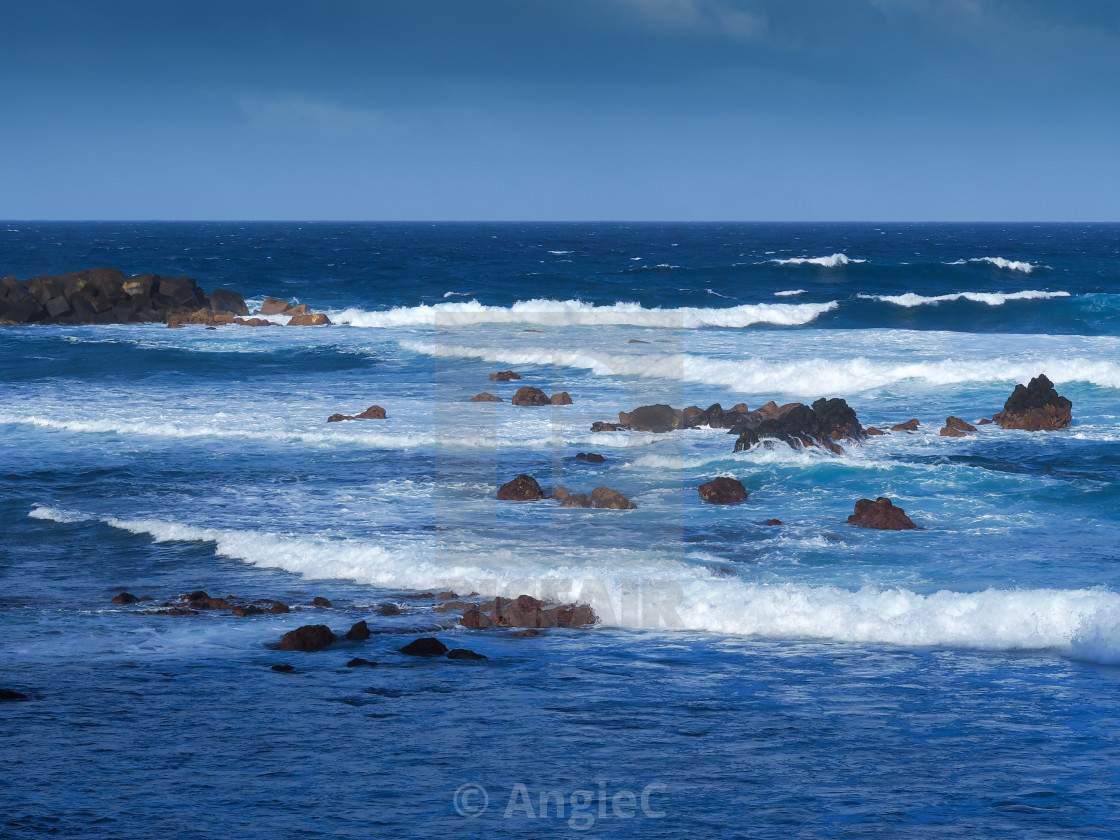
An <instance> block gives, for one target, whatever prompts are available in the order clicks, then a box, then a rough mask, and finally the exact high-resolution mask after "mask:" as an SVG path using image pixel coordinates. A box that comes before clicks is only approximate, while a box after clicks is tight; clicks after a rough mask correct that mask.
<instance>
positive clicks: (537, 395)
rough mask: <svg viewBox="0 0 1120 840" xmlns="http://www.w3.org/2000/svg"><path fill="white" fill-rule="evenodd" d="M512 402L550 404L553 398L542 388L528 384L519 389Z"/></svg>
mask: <svg viewBox="0 0 1120 840" xmlns="http://www.w3.org/2000/svg"><path fill="white" fill-rule="evenodd" d="M510 402H511V403H513V404H514V405H549V404H550V402H551V400H550V399H549V396H548V394H546V393H545V392H544V391H542V390H541V389H540V388H534V387H533V386H531V385H526V386H524V387H522V388H518V389H517V393H516V394H514V395H513V399H512V400H510Z"/></svg>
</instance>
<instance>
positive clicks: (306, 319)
mask: <svg viewBox="0 0 1120 840" xmlns="http://www.w3.org/2000/svg"><path fill="white" fill-rule="evenodd" d="M330 323H331V319H330V318H328V317H327V316H326V315H324V314H323V313H322V312H313V313H311V314H310V315H296V316H294V317H293V318H292V320H290V321H288V326H289V327H319V326H330Z"/></svg>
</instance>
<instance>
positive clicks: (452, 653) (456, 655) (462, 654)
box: [447, 648, 486, 659]
mask: <svg viewBox="0 0 1120 840" xmlns="http://www.w3.org/2000/svg"><path fill="white" fill-rule="evenodd" d="M447 658H448V659H485V658H486V657H485V656H483V655H482V654H481V653H475V652H474V651H473V650H467V649H466V648H454V649H453V650H449V651H448V652H447Z"/></svg>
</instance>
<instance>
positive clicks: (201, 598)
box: [180, 590, 233, 610]
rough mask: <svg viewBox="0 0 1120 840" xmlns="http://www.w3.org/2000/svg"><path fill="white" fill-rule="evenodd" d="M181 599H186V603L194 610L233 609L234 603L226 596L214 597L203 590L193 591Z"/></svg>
mask: <svg viewBox="0 0 1120 840" xmlns="http://www.w3.org/2000/svg"><path fill="white" fill-rule="evenodd" d="M180 601H185V602H186V605H187V606H188V607H190V608H191V609H192V610H231V609H233V604H231V603H230V602H229V601H227V600H226V599H225V598H212V597H210V596H209V595H207V594H206V593H205V592H203V591H202V590H198V591H197V592H192V593H190V594H189V595H185V596H183V597H182V598H180Z"/></svg>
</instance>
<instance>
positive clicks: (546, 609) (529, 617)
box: [459, 595, 599, 630]
mask: <svg viewBox="0 0 1120 840" xmlns="http://www.w3.org/2000/svg"><path fill="white" fill-rule="evenodd" d="M598 620H599V618H598V616H596V615H595V611H594V610H592V609H591V607H589V606H587V605H585V604H549V603H547V602H545V601H541V600H538V599H537V598H534V597H532V596H531V595H521V596H519V597H517V598H513V599H510V598H495V599H494V600H493V601H489V602H487V603H484V604H479V605H477V606H474V607H471V608H470V609H468V610H467V611H466V612H464V613H463V617H462V618H460V619H459V623H460V624H461V625H462V626H463V627H466V628H469V629H471V630H484V629H486V628H488V627H586V626H587V625H590V624H595V623H596V622H597V621H598Z"/></svg>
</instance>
